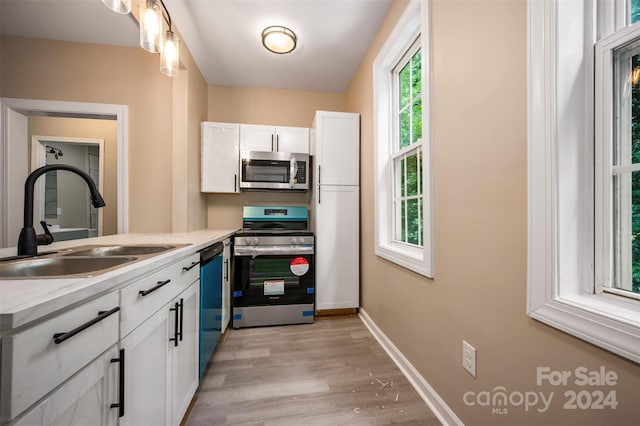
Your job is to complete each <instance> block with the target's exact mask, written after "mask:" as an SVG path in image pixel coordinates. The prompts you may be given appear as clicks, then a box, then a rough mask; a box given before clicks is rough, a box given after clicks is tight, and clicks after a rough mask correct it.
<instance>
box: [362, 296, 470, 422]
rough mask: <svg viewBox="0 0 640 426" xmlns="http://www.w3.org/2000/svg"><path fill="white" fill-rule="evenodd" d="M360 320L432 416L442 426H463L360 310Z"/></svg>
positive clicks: (394, 346) (411, 365) (364, 312)
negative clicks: (433, 415) (427, 407)
mask: <svg viewBox="0 0 640 426" xmlns="http://www.w3.org/2000/svg"><path fill="white" fill-rule="evenodd" d="M359 317H360V320H361V321H362V322H363V323H364V325H365V326H366V327H367V329H369V331H370V332H371V334H372V335H373V337H374V338H375V339H376V340H377V341H378V344H379V345H380V346H381V347H382V349H384V351H385V352H386V353H387V355H389V358H391V360H392V361H393V362H394V363H395V364H396V366H397V367H398V368H399V369H400V371H401V372H402V374H403V375H404V376H405V377H406V378H407V380H408V381H409V383H411V386H413V388H414V389H415V390H416V392H418V395H420V398H422V400H423V401H424V402H425V403H426V404H427V405H428V406H429V408H430V409H431V411H433V414H435V416H436V417H437V418H438V420H440V422H441V423H442V424H443V425H463V423H462V421H461V420H460V419H459V418H458V416H456V413H454V412H453V410H452V409H451V408H450V407H449V406H448V405H447V403H446V402H445V401H444V399H442V398H441V397H440V395H438V393H437V392H436V391H435V389H433V387H432V386H431V385H430V384H429V382H427V380H426V379H425V378H424V377H423V376H422V375H421V374H420V372H419V371H418V370H417V369H416V368H415V367H414V366H413V364H411V362H410V361H409V360H408V359H407V358H406V357H405V356H404V355H403V354H402V352H400V349H398V348H397V347H396V345H394V344H393V342H392V341H391V340H389V338H388V337H387V336H386V335H385V334H384V333H383V332H382V330H380V328H379V327H378V325H377V324H376V323H375V322H374V321H373V319H371V317H370V316H369V314H367V312H366V311H365V310H364V309H362V308H360V314H359Z"/></svg>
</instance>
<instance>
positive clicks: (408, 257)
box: [373, 0, 434, 277]
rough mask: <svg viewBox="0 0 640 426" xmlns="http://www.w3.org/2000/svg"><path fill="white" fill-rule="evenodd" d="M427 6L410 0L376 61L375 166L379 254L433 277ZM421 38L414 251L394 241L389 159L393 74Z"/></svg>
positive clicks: (391, 134) (429, 72)
mask: <svg viewBox="0 0 640 426" xmlns="http://www.w3.org/2000/svg"><path fill="white" fill-rule="evenodd" d="M429 33H430V30H429V2H427V1H425V0H412V1H411V2H410V3H409V5H408V6H407V8H406V9H405V11H404V13H403V14H402V16H401V17H400V19H399V20H398V22H397V24H396V26H395V27H394V29H393V31H392V32H391V34H390V35H389V37H388V38H387V41H386V42H385V44H384V46H383V47H382V49H380V52H379V53H378V56H377V57H376V59H375V60H374V62H373V84H374V90H373V99H374V101H373V105H374V129H373V132H374V143H375V149H374V167H375V172H374V173H375V175H374V176H375V181H374V182H375V188H376V190H375V241H376V246H375V253H376V255H377V256H380V257H383V258H385V259H387V260H389V261H391V262H394V263H397V264H398V265H400V266H403V267H405V268H407V269H410V270H412V271H414V272H417V273H419V274H421V275H424V276H427V277H433V276H434V271H433V225H432V216H433V213H432V212H433V196H432V183H431V182H432V179H431V139H432V131H431V110H432V107H431V106H432V104H431V96H430V93H431V71H430V70H431V68H430V67H431V65H430V64H431V53H430V52H431V48H430V34H429ZM417 36H420V44H421V49H422V93H423V94H425V93H426V94H427V95H423V96H422V138H423V139H422V147H421V149H422V159H423V168H422V172H423V175H422V182H423V247H422V248H421V249H419V250H418V249H416V248H415V247H409V246H408V245H406V244H397V243H394V242H393V235H394V233H393V231H394V224H393V223H392V219H393V214H392V211H393V210H392V209H393V204H392V199H393V191H394V188H393V185H392V182H393V179H391V173H392V170H393V168H392V164H391V163H390V162H389V161H388V159H389V158H390V154H391V152H393V149H392V147H391V145H390V141H392V140H393V128H394V125H393V120H392V117H393V116H394V114H395V112H394V109H393V100H392V99H390V96H389V94H390V93H392V87H393V78H392V73H391V71H392V70H393V69H394V68H395V66H396V65H397V63H398V61H399V60H400V59H401V58H402V57H403V56H404V54H405V53H406V49H408V48H409V47H410V46H411V45H412V44H413V43H414V41H415V40H416V37H417Z"/></svg>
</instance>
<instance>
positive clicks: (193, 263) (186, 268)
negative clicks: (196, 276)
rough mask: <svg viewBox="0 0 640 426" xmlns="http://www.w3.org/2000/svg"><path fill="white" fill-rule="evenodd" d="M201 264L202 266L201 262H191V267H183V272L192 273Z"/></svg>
mask: <svg viewBox="0 0 640 426" xmlns="http://www.w3.org/2000/svg"><path fill="white" fill-rule="evenodd" d="M199 264H200V262H191V265H189V266H183V267H182V270H183V271H184V272H187V271H190V270H192V269H193V268H194V267H195V266H196V265H199Z"/></svg>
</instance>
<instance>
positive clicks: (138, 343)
mask: <svg viewBox="0 0 640 426" xmlns="http://www.w3.org/2000/svg"><path fill="white" fill-rule="evenodd" d="M171 321H172V319H171V317H170V316H169V315H168V312H166V309H164V308H163V309H160V310H159V311H158V312H156V313H155V314H154V315H152V316H151V317H150V318H149V319H148V320H147V321H145V322H144V323H143V324H142V325H141V326H140V327H138V328H136V329H135V330H134V331H133V332H132V333H131V334H129V335H128V336H127V337H125V338H124V339H122V341H121V342H120V347H121V348H122V349H123V350H124V356H125V368H124V371H125V374H124V413H123V416H122V417H120V424H121V425H123V426H127V425H131V426H143V425H154V426H162V425H169V424H170V423H171V422H170V418H171V411H170V410H171V407H170V405H169V390H170V389H171V374H170V362H169V357H170V353H169V345H168V342H167V339H168V335H169V333H170V331H169V329H170V328H171Z"/></svg>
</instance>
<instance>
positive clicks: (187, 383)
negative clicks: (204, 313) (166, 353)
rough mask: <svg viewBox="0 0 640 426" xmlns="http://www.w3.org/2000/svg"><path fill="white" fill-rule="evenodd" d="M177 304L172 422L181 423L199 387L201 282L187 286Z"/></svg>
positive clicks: (172, 349) (173, 350)
mask: <svg viewBox="0 0 640 426" xmlns="http://www.w3.org/2000/svg"><path fill="white" fill-rule="evenodd" d="M175 303H179V306H180V314H179V317H180V318H179V319H180V327H179V328H178V329H179V331H180V337H179V340H178V345H177V346H175V345H174V346H171V352H172V357H171V361H172V362H171V364H172V372H173V376H172V381H173V383H172V386H171V390H172V396H171V400H172V407H173V408H172V410H171V413H172V414H171V417H172V424H174V425H179V424H180V421H182V418H183V417H184V414H185V413H186V412H187V408H189V404H190V403H191V399H192V398H193V395H194V394H195V392H196V389H197V388H198V381H199V375H198V367H199V365H198V330H199V323H198V321H199V315H198V308H199V306H200V282H199V281H197V282H196V283H194V284H193V285H191V287H189V288H188V289H186V290H185V291H184V292H183V293H182V294H181V295H180V296H178V298H176V301H175V302H174V304H175Z"/></svg>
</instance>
